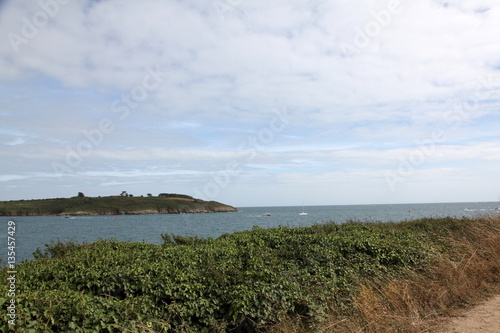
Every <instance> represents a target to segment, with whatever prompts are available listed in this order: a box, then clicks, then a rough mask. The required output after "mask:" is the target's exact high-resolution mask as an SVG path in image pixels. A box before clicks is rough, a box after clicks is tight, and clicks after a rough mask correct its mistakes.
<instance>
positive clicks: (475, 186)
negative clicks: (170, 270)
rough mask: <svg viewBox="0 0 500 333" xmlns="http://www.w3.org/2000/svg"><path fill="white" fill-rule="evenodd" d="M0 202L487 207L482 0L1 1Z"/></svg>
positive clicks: (496, 50)
mask: <svg viewBox="0 0 500 333" xmlns="http://www.w3.org/2000/svg"><path fill="white" fill-rule="evenodd" d="M0 35H1V38H2V42H1V43H0V101H1V107H0V200H17V199H40V198H56V197H71V196H76V195H77V194H78V192H83V193H84V194H85V195H87V196H99V195H100V196H107V195H117V194H120V193H121V192H122V191H127V192H128V193H131V194H133V195H136V196H137V195H144V196H146V194H148V193H151V194H153V195H157V194H159V193H182V194H188V195H192V196H194V197H197V198H200V199H204V200H215V201H220V202H223V203H227V204H230V205H233V206H238V207H245V206H301V205H303V204H304V205H306V206H307V205H343V204H386V203H418V202H422V203H427V202H462V201H497V200H498V195H499V194H500V173H499V166H500V131H499V129H500V57H499V55H500V37H499V36H500V3H499V2H498V1H497V0H450V1H444V0H419V1H414V0H413V1H410V0H389V1H385V0H383V1H373V0H370V1H369V0H354V1H340V0H293V1H290V0H276V1H261V0H254V1H249V0H214V1H211V0H209V1H197V0H184V1H174V0H167V1H160V0H142V1H133V0H101V1H91V0H39V1H28V0H10V1H9V0H7V1H2V2H1V3H0Z"/></svg>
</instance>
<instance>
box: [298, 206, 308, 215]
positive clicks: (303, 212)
mask: <svg viewBox="0 0 500 333" xmlns="http://www.w3.org/2000/svg"><path fill="white" fill-rule="evenodd" d="M298 214H299V215H301V216H305V215H307V213H306V212H305V211H304V205H302V213H298Z"/></svg>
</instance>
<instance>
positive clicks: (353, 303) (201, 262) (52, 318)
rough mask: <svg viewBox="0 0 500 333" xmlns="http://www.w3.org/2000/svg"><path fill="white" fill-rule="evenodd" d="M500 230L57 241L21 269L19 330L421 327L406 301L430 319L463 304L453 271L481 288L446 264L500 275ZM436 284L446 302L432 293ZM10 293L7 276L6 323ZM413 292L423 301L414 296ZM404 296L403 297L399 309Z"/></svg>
mask: <svg viewBox="0 0 500 333" xmlns="http://www.w3.org/2000/svg"><path fill="white" fill-rule="evenodd" d="M499 231H500V220H491V219H453V218H444V219H421V220H416V221H411V222H404V223H346V224H342V225H337V224H334V223H330V224H326V225H315V226H312V227H300V228H288V227H279V228H273V229H262V228H258V227H254V228H253V229H252V230H249V231H243V232H236V233H233V234H224V235H222V236H220V237H219V238H216V239H212V238H209V239H203V238H198V237H181V236H175V235H167V234H163V235H162V237H163V239H164V244H163V245H153V244H147V243H131V242H118V241H115V240H99V241H97V242H94V243H90V244H75V243H71V242H68V243H62V242H55V243H52V244H49V245H47V248H46V249H45V251H43V252H42V251H41V250H40V251H37V253H36V254H35V257H36V258H37V259H34V260H31V261H26V262H24V263H22V264H19V265H17V267H16V270H17V272H18V273H17V276H16V279H17V284H16V288H17V290H16V297H17V298H16V300H17V307H16V311H17V312H16V315H17V319H16V323H17V326H16V329H17V330H18V331H23V332H69V331H74V332H225V331H235V332H253V331H274V332H300V331H301V330H303V331H304V332H308V331H311V330H312V328H315V329H317V330H318V331H325V332H327V331H335V332H337V331H339V332H417V330H414V331H412V330H411V329H413V328H415V329H419V330H420V331H421V329H422V327H421V326H418V325H417V324H415V325H413V324H411V325H410V324H408V322H401V318H405V319H406V318H407V317H408V316H409V315H407V314H402V313H400V312H398V311H399V308H403V309H404V311H408V312H410V313H411V315H412V316H420V317H428V316H429V313H430V312H429V311H430V310H429V309H435V308H436V307H437V305H436V304H437V303H439V302H443V303H446V300H447V299H448V298H449V299H450V300H452V299H455V301H454V302H455V303H456V302H463V301H464V298H460V295H461V296H464V295H463V294H460V295H457V294H453V293H452V292H451V291H450V288H451V287H452V286H453V285H454V282H453V281H454V280H457V283H460V284H461V287H460V288H456V289H457V291H456V293H458V292H459V291H458V290H459V289H460V290H461V289H464V288H466V289H471V290H473V291H477V289H474V288H471V286H469V285H467V286H464V285H463V283H464V281H463V280H460V279H456V278H455V277H454V276H453V274H452V273H453V272H452V269H451V268H449V267H453V269H455V268H456V267H458V269H459V270H461V268H460V267H461V266H460V265H459V264H457V263H462V262H464V263H467V265H469V266H471V265H472V264H471V262H470V259H473V260H474V264H476V263H481V265H483V266H481V267H482V270H483V273H484V274H483V275H482V277H481V279H480V280H481V282H480V283H479V284H480V285H481V288H484V286H485V285H486V283H498V282H499V281H498V279H499V276H498V272H499V270H500V260H498V259H499V256H500V255H499V253H500V251H499V250H500V248H499V247H500V241H499V239H500V234H499ZM486 235H489V236H488V237H486ZM485 237H486V238H485ZM488 239H489V240H490V241H488ZM467 244H469V245H467ZM471 244H474V246H472V245H471ZM469 250H470V251H469ZM468 254H471V255H472V254H473V255H474V257H473V258H469V257H467V256H466V255H468ZM483 259H484V260H483ZM485 262H488V263H489V265H490V266H487V267H486V266H484V265H485ZM443 263H446V265H447V264H448V263H450V265H449V266H446V265H444V264H443ZM495 265H496V266H495ZM439 267H441V269H442V270H444V271H446V272H448V273H450V272H451V273H450V274H448V275H446V274H441V275H442V276H444V277H447V280H446V281H444V278H443V279H441V280H443V284H439V283H438V282H436V281H437V280H432V279H436V278H437V277H439V274H438V273H437V272H436V268H439ZM443 267H445V268H443ZM446 267H448V268H446ZM471 269H473V270H474V271H477V267H476V266H471ZM438 272H439V271H438ZM487 272H489V274H486V273H487ZM441 273H443V272H441ZM8 276H9V275H8V273H7V269H6V268H5V269H3V270H2V271H0V279H2V280H3V281H5V279H6V278H7V277H8ZM477 279H478V280H479V278H477ZM441 280H439V281H441ZM404 281H411V282H405V283H406V284H405V283H403V282H404ZM412 283H414V288H413V289H412V288H409V287H408V286H409V285H411V284H412ZM388 286H389V287H388ZM398 288H399V289H398ZM419 288H420V289H419ZM447 288H448V289H447ZM414 289H415V290H416V292H415V295H413V296H412V292H413V290H414ZM432 290H435V292H436V294H438V293H439V295H440V296H439V299H437V298H436V297H434V296H435V295H434V296H431V295H429V294H428V293H429V292H430V291H432ZM385 291H387V292H385ZM464 292H465V291H461V293H464ZM468 292H470V291H469V290H468ZM7 293H8V287H7V286H6V285H1V286H0V304H1V305H2V307H1V310H0V316H1V321H0V324H3V325H4V330H3V332H8V326H7V323H6V318H7V312H6V308H7V306H8V304H9V303H8V302H9V300H8V299H7V298H6V296H5V295H7ZM381 295H382V296H381ZM391 297H392V298H393V299H392V300H391ZM413 297H414V298H415V300H416V302H415V303H416V304H418V306H419V307H418V309H416V310H415V309H414V308H412V307H411V306H410V305H408V304H409V303H408V302H407V301H408V299H410V300H411V299H412V298H413ZM401 299H402V300H404V302H407V303H404V306H400V307H397V306H396V305H398V304H399V303H398V302H403V301H401ZM457 300H458V301H457ZM465 300H467V299H465ZM377 302H380V304H379V303H377ZM450 302H451V303H452V305H453V304H455V303H453V302H452V301H450ZM434 303H436V304H434ZM377 306H378V307H377ZM391 306H392V308H391ZM449 306H450V304H446V306H444V307H445V308H446V307H449ZM379 308H380V309H382V310H383V311H382V310H380V311H382V312H380V311H379V312H377V311H378V310H377V309H379ZM426 309H427V310H426ZM424 310H425V311H424ZM401 311H403V310H401ZM426 311H427V312H426ZM442 311H443V309H442V308H440V309H439V312H440V313H442ZM393 312H394V313H395V315H392V314H393ZM431 312H432V311H431ZM434 314H435V313H434ZM377 316H378V317H377ZM398 320H399V321H398ZM412 320H413V321H415V318H412ZM413 321H412V323H413ZM416 322H417V323H418V321H416ZM398 323H401V326H398Z"/></svg>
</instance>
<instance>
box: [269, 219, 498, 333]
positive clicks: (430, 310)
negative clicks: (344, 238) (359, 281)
mask: <svg viewBox="0 0 500 333" xmlns="http://www.w3.org/2000/svg"><path fill="white" fill-rule="evenodd" d="M440 240H441V241H442V242H443V244H444V245H445V246H444V247H443V251H439V252H438V253H436V254H435V255H434V257H433V260H432V263H431V264H429V265H428V266H426V267H420V268H419V269H418V270H414V271H413V272H410V273H409V274H408V275H407V276H405V277H404V278H400V279H396V280H385V281H380V280H379V281H367V282H365V283H363V285H361V286H360V288H359V292H358V294H357V296H356V297H355V298H354V299H353V300H351V301H352V304H353V308H354V310H353V313H351V314H350V315H348V316H346V315H338V314H336V313H335V309H332V311H331V314H330V315H329V317H328V318H327V320H326V321H325V322H323V323H321V324H320V325H316V326H315V327H314V328H311V327H309V328H308V327H303V326H302V325H303V324H301V322H300V320H296V319H295V320H289V321H286V322H283V323H280V324H279V325H277V326H275V327H273V329H272V330H271V332H273V333H277V332H282V333H290V332H339V333H385V332H387V333H389V332H398V333H422V332H431V331H432V330H433V329H434V328H435V327H436V325H437V323H439V320H438V319H439V318H440V317H442V316H443V315H447V314H449V313H450V312H452V311H453V310H454V309H458V308H463V307H465V306H468V305H471V304H474V303H475V302H477V301H479V300H481V299H484V298H485V297H486V295H487V294H488V293H491V292H498V291H500V217H499V216H496V217H489V218H486V217H485V218H478V219H476V220H474V221H473V223H470V224H468V225H467V226H466V227H465V228H464V229H463V230H461V231H460V232H456V231H455V232H452V231H450V232H449V233H448V234H447V235H441V237H440Z"/></svg>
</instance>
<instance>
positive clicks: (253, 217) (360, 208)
mask: <svg viewBox="0 0 500 333" xmlns="http://www.w3.org/2000/svg"><path fill="white" fill-rule="evenodd" d="M497 206H498V204H497V203H495V202H477V203H439V204H394V205H348V206H310V207H306V209H305V210H306V212H307V213H308V215H306V216H299V215H298V214H297V213H299V212H301V211H302V207H246V208H240V212H239V213H211V214H181V215H177V214H168V215H120V216H117V217H116V216H77V217H72V218H62V217H60V216H21V217H13V218H9V217H0V222H1V230H0V256H1V257H2V258H3V260H4V263H5V261H6V260H7V252H8V249H7V236H8V235H7V232H8V229H7V222H8V221H14V222H15V225H16V230H15V236H14V238H15V242H16V244H15V245H16V262H18V263H19V262H21V260H23V259H32V258H33V256H32V253H33V252H34V251H35V250H36V249H37V248H42V249H43V248H44V245H45V244H47V243H50V242H51V241H52V240H54V241H57V240H58V239H59V240H62V241H66V240H72V241H76V242H93V241H95V240H97V239H99V238H105V239H107V238H114V239H117V240H123V241H139V242H140V241H145V242H148V243H153V244H161V243H162V238H161V236H160V234H161V233H169V234H176V235H183V236H194V235H197V236H200V237H218V236H220V235H221V234H223V233H231V232H234V231H241V230H247V229H251V228H252V227H253V226H260V227H262V228H272V227H278V226H280V225H283V226H290V227H297V226H310V225H313V224H317V223H326V222H330V221H334V222H336V223H343V222H345V221H348V220H357V221H380V222H390V221H404V220H410V219H414V218H420V217H443V216H454V217H461V216H468V217H470V216H478V215H492V214H495V215H496V214H500V211H497V210H495V208H496V207H497ZM264 213H270V214H271V216H262V214H264Z"/></svg>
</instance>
